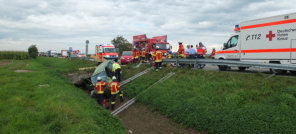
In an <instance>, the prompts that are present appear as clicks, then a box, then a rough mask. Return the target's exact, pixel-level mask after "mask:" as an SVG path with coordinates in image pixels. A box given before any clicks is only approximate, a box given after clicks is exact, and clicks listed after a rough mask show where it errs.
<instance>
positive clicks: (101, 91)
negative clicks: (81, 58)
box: [96, 81, 107, 94]
mask: <svg viewBox="0 0 296 134" xmlns="http://www.w3.org/2000/svg"><path fill="white" fill-rule="evenodd" d="M106 85H107V83H106V82H104V81H100V82H97V83H96V89H97V93H98V94H104V86H106Z"/></svg>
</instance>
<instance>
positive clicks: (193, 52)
mask: <svg viewBox="0 0 296 134" xmlns="http://www.w3.org/2000/svg"><path fill="white" fill-rule="evenodd" d="M195 54H196V50H195V49H194V48H193V45H191V48H190V49H189V58H190V59H194V58H195Z"/></svg>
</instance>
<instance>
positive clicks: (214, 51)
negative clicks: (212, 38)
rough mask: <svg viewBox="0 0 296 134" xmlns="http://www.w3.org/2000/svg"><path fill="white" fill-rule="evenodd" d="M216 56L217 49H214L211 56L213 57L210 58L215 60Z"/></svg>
mask: <svg viewBox="0 0 296 134" xmlns="http://www.w3.org/2000/svg"><path fill="white" fill-rule="evenodd" d="M215 54H216V50H215V49H213V51H212V54H211V56H210V57H212V58H214V57H215Z"/></svg>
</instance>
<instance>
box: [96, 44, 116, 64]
mask: <svg viewBox="0 0 296 134" xmlns="http://www.w3.org/2000/svg"><path fill="white" fill-rule="evenodd" d="M117 58H118V54H117V52H116V48H115V46H114V45H104V44H101V45H96V59H97V61H98V63H102V62H104V61H105V60H115V59H117Z"/></svg>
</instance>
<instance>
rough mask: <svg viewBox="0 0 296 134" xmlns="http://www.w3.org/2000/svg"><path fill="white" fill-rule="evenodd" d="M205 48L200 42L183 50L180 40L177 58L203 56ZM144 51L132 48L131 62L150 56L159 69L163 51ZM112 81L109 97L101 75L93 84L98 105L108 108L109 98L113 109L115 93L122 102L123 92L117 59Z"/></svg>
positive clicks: (140, 60)
mask: <svg viewBox="0 0 296 134" xmlns="http://www.w3.org/2000/svg"><path fill="white" fill-rule="evenodd" d="M206 52H207V49H206V47H205V46H204V45H203V44H202V43H201V42H200V43H199V44H198V45H196V49H194V48H193V45H187V49H186V50H185V48H184V46H183V44H182V42H179V49H178V58H190V59H193V58H205V57H206ZM215 53H216V50H215V48H213V51H212V53H211V55H210V58H214V57H215ZM151 56H152V57H150V54H149V53H148V52H146V51H145V48H142V50H141V51H139V50H138V49H136V48H134V50H133V62H134V63H135V64H136V63H138V62H144V61H148V60H149V59H150V58H151V60H152V61H154V66H155V71H158V69H161V65H162V59H163V52H162V51H161V50H160V49H159V47H158V46H156V51H154V52H153V53H152V54H151ZM172 57H173V53H172V51H170V50H169V51H168V53H167V58H168V59H171V58H172ZM202 67H204V65H199V68H202ZM112 69H113V70H112V82H110V83H109V85H108V86H109V88H110V90H111V97H106V95H105V94H104V93H105V92H104V88H105V87H106V86H107V83H106V82H104V81H102V79H101V77H98V78H97V82H96V84H95V91H96V93H97V101H98V103H99V104H100V105H102V106H104V107H106V108H109V107H108V106H107V104H106V101H109V98H111V109H112V110H114V107H115V100H116V96H117V94H119V97H120V102H123V92H122V91H121V90H120V84H119V82H120V81H121V75H120V74H121V67H120V65H119V63H118V62H117V60H115V62H114V63H113V65H112Z"/></svg>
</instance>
